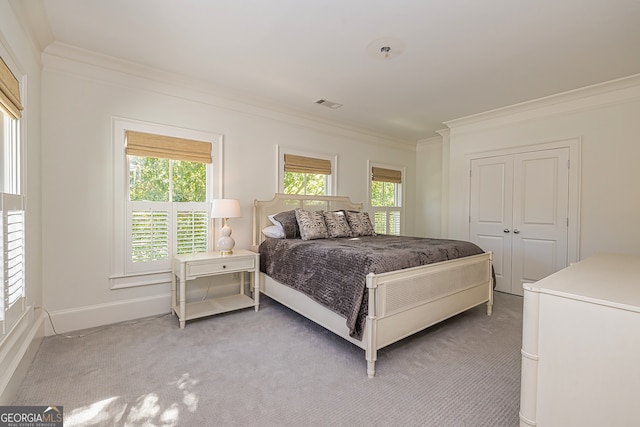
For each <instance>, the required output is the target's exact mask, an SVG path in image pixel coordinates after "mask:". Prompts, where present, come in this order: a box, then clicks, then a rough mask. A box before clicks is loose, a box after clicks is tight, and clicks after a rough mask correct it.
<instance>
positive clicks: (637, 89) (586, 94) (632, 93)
mask: <svg viewBox="0 0 640 427" xmlns="http://www.w3.org/2000/svg"><path fill="white" fill-rule="evenodd" d="M636 100H640V74H634V75H631V76H627V77H623V78H620V79H616V80H611V81H608V82H604V83H599V84H595V85H591V86H586V87H583V88H580V89H575V90H571V91H567V92H562V93H558V94H555V95H550V96H547V97H544V98H539V99H535V100H532V101H527V102H522V103H519V104H514V105H511V106H508V107H503V108H498V109H495V110H490V111H486V112H483V113H479V114H474V115H471V116H466V117H461V118H459V119H454V120H449V121H446V122H444V124H445V125H446V126H447V127H449V129H451V130H455V132H456V133H460V132H467V131H474V130H478V129H481V128H489V127H495V126H502V125H505V124H509V123H514V122H520V121H525V120H531V119H537V118H541V117H546V116H551V115H558V114H565V113H571V112H575V111H579V110H585V109H591V108H597V107H601V106H604V105H610V104H617V103H621V102H629V101H636Z"/></svg>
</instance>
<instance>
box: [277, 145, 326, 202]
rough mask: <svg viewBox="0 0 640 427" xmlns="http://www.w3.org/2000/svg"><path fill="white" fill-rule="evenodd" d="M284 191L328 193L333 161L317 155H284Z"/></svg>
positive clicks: (290, 192) (306, 193) (310, 193)
mask: <svg viewBox="0 0 640 427" xmlns="http://www.w3.org/2000/svg"><path fill="white" fill-rule="evenodd" d="M283 169H284V175H283V183H282V184H283V185H282V191H283V192H284V193H286V194H305V195H327V194H329V193H330V191H329V187H330V185H329V182H330V179H331V175H332V165H331V161H330V160H327V159H320V158H315V157H307V156H299V155H294V154H288V153H287V154H285V155H284V166H283Z"/></svg>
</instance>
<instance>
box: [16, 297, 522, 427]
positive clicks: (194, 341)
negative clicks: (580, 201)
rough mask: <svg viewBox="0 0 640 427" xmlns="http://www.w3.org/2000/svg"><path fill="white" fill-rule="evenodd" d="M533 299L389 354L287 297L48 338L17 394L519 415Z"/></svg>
mask: <svg viewBox="0 0 640 427" xmlns="http://www.w3.org/2000/svg"><path fill="white" fill-rule="evenodd" d="M521 331H522V298H521V297H517V296H513V295H508V294H503V293H496V294H495V305H494V314H493V316H491V317H487V316H486V315H485V306H484V305H483V306H481V307H477V308H475V309H472V310H470V311H468V312H466V313H463V314H461V315H458V316H456V317H454V318H452V319H449V320H448V321H445V322H443V323H441V324H439V325H436V326H434V327H432V328H429V329H428V330H426V331H423V332H421V333H418V334H416V335H414V336H412V337H410V338H407V339H405V340H403V341H401V342H399V343H396V344H393V345H391V346H389V347H387V348H385V349H382V350H380V351H379V353H378V362H377V364H376V370H377V372H376V377H375V378H373V379H369V378H367V375H366V362H365V359H364V351H363V350H360V349H359V348H357V347H356V346H354V345H352V344H350V343H348V342H346V341H345V340H343V339H341V338H339V337H337V336H335V335H333V334H331V333H329V332H327V331H326V330H324V329H322V328H321V327H319V326H317V325H315V324H313V323H311V322H310V321H308V320H306V319H304V318H302V317H301V316H299V315H297V314H296V313H294V312H292V311H290V310H289V309H287V308H285V307H283V306H281V305H279V304H278V303H276V302H274V301H272V300H269V299H268V298H266V297H264V298H262V304H261V309H260V311H259V312H258V313H256V312H254V311H253V310H251V309H247V310H242V311H237V312H232V313H227V314H223V315H219V316H214V317H209V318H205V319H200V320H197V321H191V322H188V323H187V327H186V328H185V329H184V330H180V329H179V328H178V321H177V319H176V318H175V317H174V316H171V315H167V316H164V317H160V318H154V319H146V320H142V321H139V322H137V323H132V324H131V323H130V324H122V325H117V326H113V327H108V328H103V329H100V330H98V331H97V332H95V333H92V334H89V335H87V336H85V337H82V338H74V339H68V338H63V337H58V336H53V337H47V338H45V339H44V341H43V343H42V345H41V347H40V349H39V351H38V354H37V356H36V358H35V361H34V363H33V365H32V366H31V368H30V370H29V372H28V374H27V378H26V380H25V381H24V383H23V385H22V387H21V389H20V391H19V394H18V396H17V399H16V401H15V402H14V404H15V405H51V406H53V405H61V406H63V407H64V415H65V420H64V421H65V422H64V425H65V427H72V426H258V425H259V426H438V427H446V426H473V427H477V426H490V427H501V426H517V425H518V405H519V393H520V346H521V334H522V332H521Z"/></svg>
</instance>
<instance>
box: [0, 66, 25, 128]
mask: <svg viewBox="0 0 640 427" xmlns="http://www.w3.org/2000/svg"><path fill="white" fill-rule="evenodd" d="M0 105H2V107H4V109H5V110H6V111H7V113H8V114H9V115H10V116H12V117H13V118H14V119H19V118H20V117H22V113H21V111H22V110H23V107H22V104H21V103H20V85H19V83H18V79H17V78H16V76H14V75H13V73H12V72H11V70H10V69H9V67H8V66H7V64H6V63H5V62H4V59H2V58H0Z"/></svg>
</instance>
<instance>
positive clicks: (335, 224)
mask: <svg viewBox="0 0 640 427" xmlns="http://www.w3.org/2000/svg"><path fill="white" fill-rule="evenodd" d="M322 215H323V216H324V223H325V224H326V225H327V232H328V233H329V237H351V227H349V223H348V222H347V217H346V216H345V214H344V211H334V212H323V213H322Z"/></svg>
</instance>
